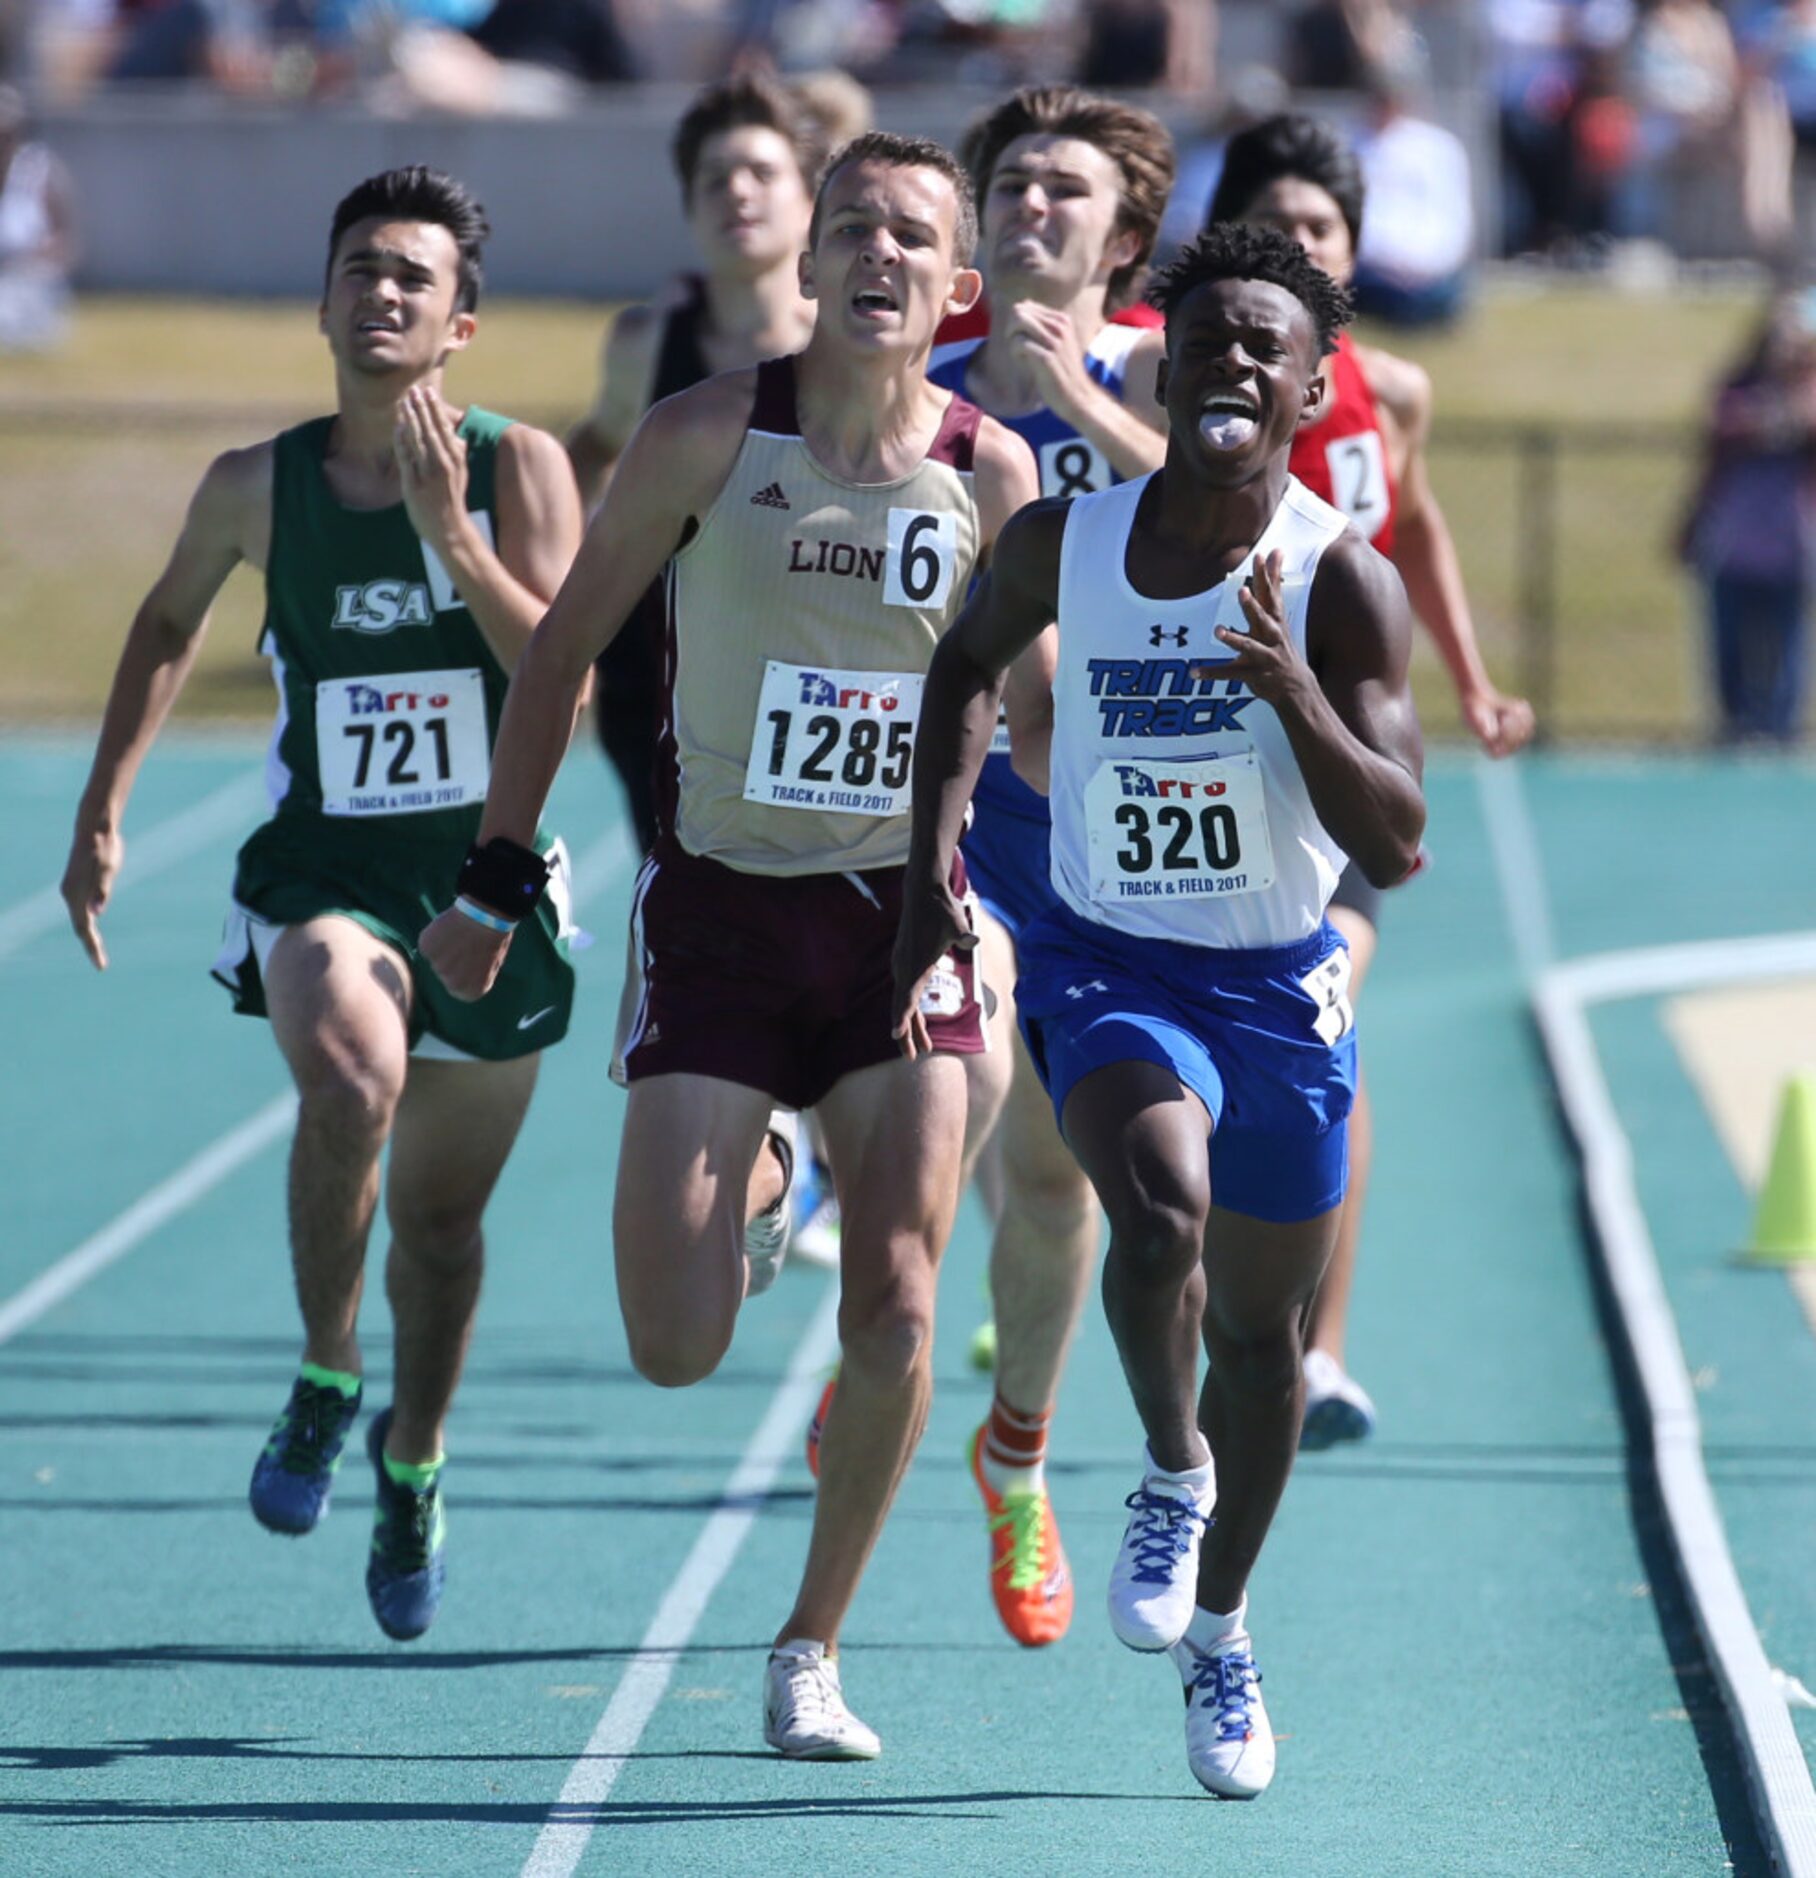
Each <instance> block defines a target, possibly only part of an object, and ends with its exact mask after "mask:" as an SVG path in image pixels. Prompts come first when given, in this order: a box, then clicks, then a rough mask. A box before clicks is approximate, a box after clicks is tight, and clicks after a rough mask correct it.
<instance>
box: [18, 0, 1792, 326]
mask: <svg viewBox="0 0 1816 1878" xmlns="http://www.w3.org/2000/svg"><path fill="white" fill-rule="evenodd" d="M753 63H756V64H764V65H772V66H775V67H777V68H779V69H780V70H782V71H784V72H799V71H804V70H814V69H822V70H837V71H840V72H844V73H846V74H849V75H850V76H851V77H853V78H855V79H857V80H861V81H862V82H863V83H864V84H866V85H868V86H871V87H873V88H875V87H888V86H892V85H898V84H927V83H936V84H940V85H965V86H976V87H986V86H996V87H1006V86H1010V85H1015V84H1022V83H1029V82H1046V81H1053V80H1061V79H1072V80H1075V81H1077V82H1079V83H1081V84H1085V85H1088V86H1092V87H1095V88H1099V89H1107V90H1130V89H1138V90H1148V91H1154V92H1158V93H1160V94H1162V95H1163V96H1167V95H1170V96H1171V97H1172V98H1173V99H1175V100H1176V101H1177V103H1178V107H1179V109H1181V110H1184V111H1187V112H1191V113H1196V114H1197V115H1198V116H1199V118H1200V121H1201V122H1202V123H1203V124H1204V125H1205V130H1204V134H1203V136H1202V138H1201V140H1200V145H1201V147H1200V148H1199V149H1198V150H1196V151H1194V150H1193V149H1191V147H1190V142H1189V140H1187V148H1186V149H1185V151H1184V152H1183V154H1184V156H1185V157H1186V173H1187V182H1188V184H1189V189H1188V190H1187V192H1186V193H1187V194H1188V195H1190V196H1192V197H1195V198H1196V199H1197V201H1201V200H1202V199H1204V197H1205V194H1206V190H1207V189H1208V184H1209V183H1211V182H1214V181H1215V162H1216V149H1217V147H1218V145H1219V143H1220V141H1221V138H1222V137H1223V135H1224V134H1226V133H1227V131H1228V130H1229V128H1230V127H1231V126H1232V125H1237V126H1239V125H1240V123H1241V122H1244V121H1252V117H1253V114H1254V110H1255V109H1256V107H1257V104H1258V103H1259V104H1260V105H1261V106H1264V107H1265V108H1268V109H1272V108H1277V106H1278V105H1279V104H1280V103H1281V102H1282V101H1284V100H1285V99H1286V98H1287V97H1288V96H1297V95H1303V94H1305V93H1308V92H1309V93H1313V94H1316V95H1319V96H1323V95H1324V94H1347V95H1348V96H1349V97H1350V98H1351V99H1352V100H1354V101H1356V102H1355V105H1354V109H1353V111H1352V113H1351V116H1350V119H1349V125H1348V127H1349V128H1350V129H1351V130H1352V131H1354V132H1355V133H1356V134H1358V135H1359V136H1361V137H1363V138H1364V139H1365V140H1366V141H1367V142H1368V143H1369V144H1370V145H1371V146H1372V150H1371V163H1372V165H1373V168H1374V170H1375V171H1378V174H1377V173H1371V175H1370V179H1369V180H1370V189H1371V193H1372V194H1373V195H1374V196H1375V197H1376V199H1377V200H1380V201H1382V202H1383V205H1384V208H1383V213H1382V214H1380V215H1379V216H1378V217H1377V218H1376V222H1377V227H1378V228H1379V229H1380V230H1381V236H1380V239H1383V240H1386V239H1387V238H1388V237H1389V235H1390V234H1393V235H1397V236H1398V238H1399V246H1400V251H1399V252H1397V253H1384V254H1383V255H1382V256H1381V257H1379V258H1380V261H1381V263H1382V265H1383V266H1385V267H1386V268H1388V269H1389V270H1396V269H1397V270H1399V271H1400V272H1401V273H1403V274H1408V275H1417V276H1419V277H1420V278H1421V279H1422V280H1437V281H1438V282H1440V283H1441V284H1440V286H1439V288H1438V291H1437V294H1436V297H1435V298H1433V299H1431V300H1430V301H1429V306H1428V307H1427V308H1426V310H1429V311H1436V312H1439V313H1441V312H1442V311H1443V310H1444V309H1445V307H1446V306H1447V304H1448V301H1449V294H1450V289H1449V287H1448V286H1447V285H1444V284H1442V283H1444V282H1447V281H1448V279H1449V277H1450V276H1451V275H1452V274H1453V273H1454V272H1455V271H1456V267H1457V265H1458V264H1459V262H1460V260H1461V258H1462V257H1464V256H1466V255H1468V254H1470V253H1473V252H1476V251H1478V250H1480V249H1482V248H1487V249H1491V250H1492V249H1497V248H1498V250H1499V251H1500V252H1502V253H1506V254H1510V255H1513V254H1523V253H1542V254H1546V255H1550V256H1553V257H1557V258H1563V259H1567V260H1579V259H1584V260H1589V261H1594V260H1596V259H1598V258H1599V257H1600V256H1601V255H1602V254H1603V253H1605V252H1606V251H1607V250H1608V249H1609V247H1610V246H1611V245H1612V244H1621V243H1625V244H1634V243H1647V242H1658V243H1664V244H1668V245H1671V246H1675V247H1678V248H1683V249H1687V250H1688V251H1691V252H1694V253H1699V254H1710V255H1715V256H1724V257H1731V256H1734V255H1738V254H1756V253H1765V254H1768V255H1771V254H1776V253H1779V252H1781V251H1784V250H1788V249H1791V248H1793V247H1798V246H1801V248H1802V249H1803V250H1804V251H1805V252H1807V251H1808V250H1809V248H1810V246H1811V245H1812V242H1813V241H1816V226H1810V225H1806V226H1804V227H1802V228H1799V226H1798V215H1799V203H1798V198H1799V195H1800V194H1801V195H1802V197H1803V198H1804V199H1805V200H1804V202H1803V208H1802V212H1803V214H1804V216H1805V218H1806V223H1808V222H1812V221H1816V209H1812V208H1811V206H1810V199H1811V198H1816V189H1811V188H1809V187H1805V188H1804V189H1803V190H1802V191H1801V192H1800V191H1799V190H1798V189H1797V188H1796V187H1795V184H1794V177H1795V176H1796V175H1797V170H1798V152H1799V151H1800V150H1801V151H1803V152H1805V153H1807V154H1806V156H1805V158H1804V162H1805V165H1806V167H1808V166H1816V0H0V81H10V82H12V83H14V84H18V85H21V86H24V87H25V88H26V89H27V90H28V91H29V92H31V93H32V94H33V95H35V96H38V97H42V98H46V99H52V100H56V101H58V102H66V101H69V100H71V99H74V98H79V97H84V96H90V95H93V94H96V93H100V92H105V91H107V90H109V89H117V88H121V87H126V86H131V85H142V84H147V83H156V82H183V83H188V84H191V85H197V84H200V85H206V86H210V87H213V88H215V89H217V90H219V91H220V92H222V93H225V94H229V95H231V96H233V97H235V98H236V99H260V98H262V99H272V100H281V101H295V100H303V99H338V100H348V101H353V102H357V103H361V104H363V105H365V106H367V107H369V108H371V109H373V110H376V111H381V112H389V113H398V114H404V113H408V112H411V111H415V110H436V111H454V112H471V113H476V114H488V113H489V114H511V115H526V116H534V115H546V114H555V113H559V112H561V111H563V110H566V109H569V108H571V107H572V106H573V105H574V104H575V103H576V102H577V101H578V100H580V99H581V98H583V97H585V96H586V95H587V94H588V93H589V92H591V91H593V90H594V89H596V88H599V87H609V86H622V85H630V84H636V83H639V82H644V81H656V82H671V83H694V82H698V81H701V80H703V79H707V78H710V77H713V76H716V75H718V74H721V73H723V72H725V71H727V70H730V69H736V68H737V67H739V66H740V65H741V64H753ZM1433 93H1438V94H1442V95H1443V96H1445V97H1446V98H1448V99H1449V100H1450V101H1451V106H1452V108H1451V109H1450V111H1449V112H1448V113H1447V114H1444V113H1440V114H1439V115H1447V116H1448V120H1449V123H1450V127H1451V128H1452V129H1456V128H1464V127H1465V126H1464V125H1463V124H1462V119H1463V118H1464V117H1467V118H1468V119H1469V121H1470V124H1471V125H1473V126H1474V127H1475V129H1476V132H1477V136H1478V141H1477V142H1476V146H1475V147H1476V148H1477V149H1478V150H1479V151H1481V152H1482V153H1483V154H1486V152H1487V148H1488V146H1489V144H1490V143H1493V142H1496V141H1498V149H1497V150H1496V151H1495V155H1496V157H1497V159H1498V162H1497V168H1498V173H1499V185H1500V199H1499V201H1498V202H1497V203H1495V204H1494V205H1493V206H1494V208H1495V210H1496V211H1497V213H1496V216H1495V222H1496V226H1495V227H1493V228H1490V229H1487V230H1485V231H1484V236H1485V239H1484V240H1482V241H1480V242H1478V241H1477V239H1476V235H1475V230H1474V226H1473V219H1472V217H1473V208H1474V206H1475V196H1474V191H1473V186H1472V182H1471V178H1470V174H1469V162H1468V156H1467V154H1466V151H1465V147H1464V146H1463V145H1462V144H1459V143H1458V142H1457V140H1456V139H1455V138H1454V137H1451V136H1449V135H1448V134H1447V133H1443V132H1438V131H1437V130H1436V127H1435V125H1432V124H1431V123H1429V121H1428V120H1427V117H1426V116H1425V115H1424V114H1422V113H1421V111H1420V109H1419V108H1418V107H1419V104H1420V101H1421V99H1422V98H1429V97H1430V96H1431V95H1432V94H1433ZM1465 101H1466V102H1465ZM1806 181H1807V178H1806ZM1201 185H1203V186H1204V187H1201ZM1390 197H1391V198H1395V199H1396V200H1397V201H1398V202H1399V203H1400V204H1402V205H1404V208H1405V210H1406V211H1407V212H1406V213H1405V214H1400V213H1397V212H1388V211H1387V209H1386V203H1387V200H1388V199H1389V198H1390ZM1197 201H1184V202H1182V205H1181V208H1180V210H1179V213H1180V215H1182V216H1185V217H1187V218H1189V217H1190V216H1191V214H1193V213H1194V212H1195V208H1196V206H1197ZM1412 303H1413V304H1415V305H1421V306H1423V305H1425V297H1424V288H1423V287H1422V286H1420V287H1415V289H1414V292H1413V295H1412Z"/></svg>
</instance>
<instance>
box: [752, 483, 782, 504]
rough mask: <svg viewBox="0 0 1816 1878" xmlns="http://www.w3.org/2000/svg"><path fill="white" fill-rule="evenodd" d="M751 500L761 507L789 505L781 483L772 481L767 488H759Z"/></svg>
mask: <svg viewBox="0 0 1816 1878" xmlns="http://www.w3.org/2000/svg"><path fill="white" fill-rule="evenodd" d="M751 501H752V502H753V503H754V504H755V505H756V506H757V507H758V508H760V509H785V508H787V507H788V506H789V502H788V498H787V497H786V496H785V495H783V493H782V485H781V484H780V483H771V484H770V485H769V487H768V488H767V489H759V490H758V491H757V493H756V494H755V495H754V496H752V497H751Z"/></svg>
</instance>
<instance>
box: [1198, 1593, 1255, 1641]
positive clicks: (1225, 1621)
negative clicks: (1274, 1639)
mask: <svg viewBox="0 0 1816 1878" xmlns="http://www.w3.org/2000/svg"><path fill="white" fill-rule="evenodd" d="M1248 1611H1249V1603H1248V1599H1247V1598H1244V1599H1243V1600H1242V1602H1241V1603H1240V1604H1238V1605H1237V1606H1236V1608H1235V1609H1234V1610H1233V1611H1228V1612H1224V1611H1207V1610H1206V1609H1205V1608H1204V1606H1203V1605H1202V1604H1201V1605H1199V1607H1198V1608H1197V1609H1196V1610H1195V1611H1193V1613H1192V1621H1191V1622H1190V1623H1189V1624H1187V1625H1186V1627H1185V1636H1186V1641H1187V1642H1188V1643H1193V1644H1196V1645H1197V1646H1198V1648H1199V1649H1201V1650H1205V1651H1211V1650H1217V1649H1220V1648H1221V1647H1222V1646H1223V1645H1224V1644H1226V1643H1228V1642H1229V1641H1230V1639H1231V1638H1232V1637H1240V1636H1243V1635H1245V1634H1246V1633H1247V1630H1248Z"/></svg>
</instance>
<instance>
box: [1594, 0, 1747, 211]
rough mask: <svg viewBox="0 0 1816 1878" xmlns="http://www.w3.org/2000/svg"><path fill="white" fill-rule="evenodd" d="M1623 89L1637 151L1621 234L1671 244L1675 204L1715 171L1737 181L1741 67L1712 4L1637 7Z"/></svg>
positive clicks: (1646, 0) (1645, 3) (1659, 2)
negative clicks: (1692, 185)
mask: <svg viewBox="0 0 1816 1878" xmlns="http://www.w3.org/2000/svg"><path fill="white" fill-rule="evenodd" d="M1625 84H1626V90H1627V94H1628V96H1629V98H1630V99H1631V100H1632V103H1633V108H1634V112H1635V119H1636V124H1635V128H1636V134H1637V149H1636V150H1635V153H1634V162H1633V164H1632V166H1631V168H1630V169H1629V170H1628V172H1627V187H1626V189H1625V191H1624V192H1623V195H1622V199H1621V207H1620V224H1619V232H1620V233H1621V234H1623V235H1629V236H1643V237H1648V238H1651V239H1653V240H1668V239H1669V238H1670V237H1671V236H1672V234H1673V233H1674V232H1675V230H1676V226H1677V224H1676V223H1675V221H1674V220H1673V216H1672V201H1673V196H1674V195H1675V194H1676V193H1678V192H1679V191H1680V190H1681V189H1682V187H1683V186H1684V185H1685V184H1686V183H1688V182H1691V181H1694V180H1697V179H1700V178H1706V177H1707V176H1708V175H1709V174H1710V172H1711V171H1712V170H1717V171H1726V172H1727V173H1728V174H1730V175H1732V174H1734V173H1735V171H1736V165H1737V162H1738V155H1739V152H1738V147H1737V140H1736V130H1737V126H1738V107H1739V103H1740V61H1739V58H1738V56H1737V54H1736V52H1735V50H1734V36H1733V34H1732V33H1731V32H1730V31H1729V30H1728V22H1727V20H1726V19H1725V18H1724V17H1723V15H1722V12H1721V9H1720V8H1719V7H1717V6H1716V5H1715V4H1714V0H1639V19H1638V23H1637V24H1636V26H1635V28H1634V32H1633V37H1632V39H1631V40H1630V41H1629V42H1628V46H1627V53H1626V60H1625Z"/></svg>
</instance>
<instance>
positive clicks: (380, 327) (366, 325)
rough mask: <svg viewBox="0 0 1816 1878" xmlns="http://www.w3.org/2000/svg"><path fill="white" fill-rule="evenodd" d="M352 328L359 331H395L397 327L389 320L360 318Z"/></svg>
mask: <svg viewBox="0 0 1816 1878" xmlns="http://www.w3.org/2000/svg"><path fill="white" fill-rule="evenodd" d="M353 330H354V331H355V332H359V333H395V332H397V331H398V330H399V329H398V328H397V326H395V325H394V324H393V323H392V322H391V321H390V320H361V321H360V323H359V324H358V325H357V326H356V327H355V328H354V329H353Z"/></svg>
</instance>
